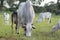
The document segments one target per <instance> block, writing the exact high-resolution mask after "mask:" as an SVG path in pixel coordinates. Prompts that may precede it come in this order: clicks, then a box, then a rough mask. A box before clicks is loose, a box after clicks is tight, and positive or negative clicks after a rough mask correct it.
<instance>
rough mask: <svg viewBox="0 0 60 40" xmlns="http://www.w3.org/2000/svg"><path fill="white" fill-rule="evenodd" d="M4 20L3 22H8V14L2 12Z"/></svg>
mask: <svg viewBox="0 0 60 40" xmlns="http://www.w3.org/2000/svg"><path fill="white" fill-rule="evenodd" d="M4 21H5V24H6V25H7V24H9V14H8V13H4Z"/></svg>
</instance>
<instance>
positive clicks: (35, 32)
mask: <svg viewBox="0 0 60 40" xmlns="http://www.w3.org/2000/svg"><path fill="white" fill-rule="evenodd" d="M37 16H38V15H36V18H35V20H36V19H37ZM59 19H60V15H58V16H55V15H52V18H51V20H52V22H51V23H48V21H47V20H46V21H45V22H41V23H36V22H34V26H35V27H36V29H32V36H31V37H26V36H25V35H24V31H23V28H21V27H20V34H19V35H18V34H16V33H15V31H14V34H12V33H11V19H10V20H9V22H10V23H9V25H5V24H4V17H3V15H2V14H0V40H60V30H58V31H56V32H55V33H54V34H51V33H50V32H51V30H52V26H53V25H54V24H56V22H57V21H58V20H59ZM35 20H34V21H35Z"/></svg>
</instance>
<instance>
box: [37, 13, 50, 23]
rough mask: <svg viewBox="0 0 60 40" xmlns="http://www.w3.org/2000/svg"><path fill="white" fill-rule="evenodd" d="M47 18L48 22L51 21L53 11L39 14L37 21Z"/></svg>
mask: <svg viewBox="0 0 60 40" xmlns="http://www.w3.org/2000/svg"><path fill="white" fill-rule="evenodd" d="M45 19H48V22H51V13H50V12H42V13H40V14H39V16H38V19H37V20H36V21H37V22H41V21H45Z"/></svg>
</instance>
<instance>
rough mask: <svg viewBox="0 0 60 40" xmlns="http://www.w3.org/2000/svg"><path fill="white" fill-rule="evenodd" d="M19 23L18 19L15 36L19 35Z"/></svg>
mask: <svg viewBox="0 0 60 40" xmlns="http://www.w3.org/2000/svg"><path fill="white" fill-rule="evenodd" d="M19 26H20V21H19V19H18V21H17V25H16V28H17V34H19V29H20V27H19Z"/></svg>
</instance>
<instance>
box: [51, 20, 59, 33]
mask: <svg viewBox="0 0 60 40" xmlns="http://www.w3.org/2000/svg"><path fill="white" fill-rule="evenodd" d="M58 29H60V20H59V21H58V22H57V23H56V24H55V25H54V26H53V27H52V32H55V31H57V30H58Z"/></svg>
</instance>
